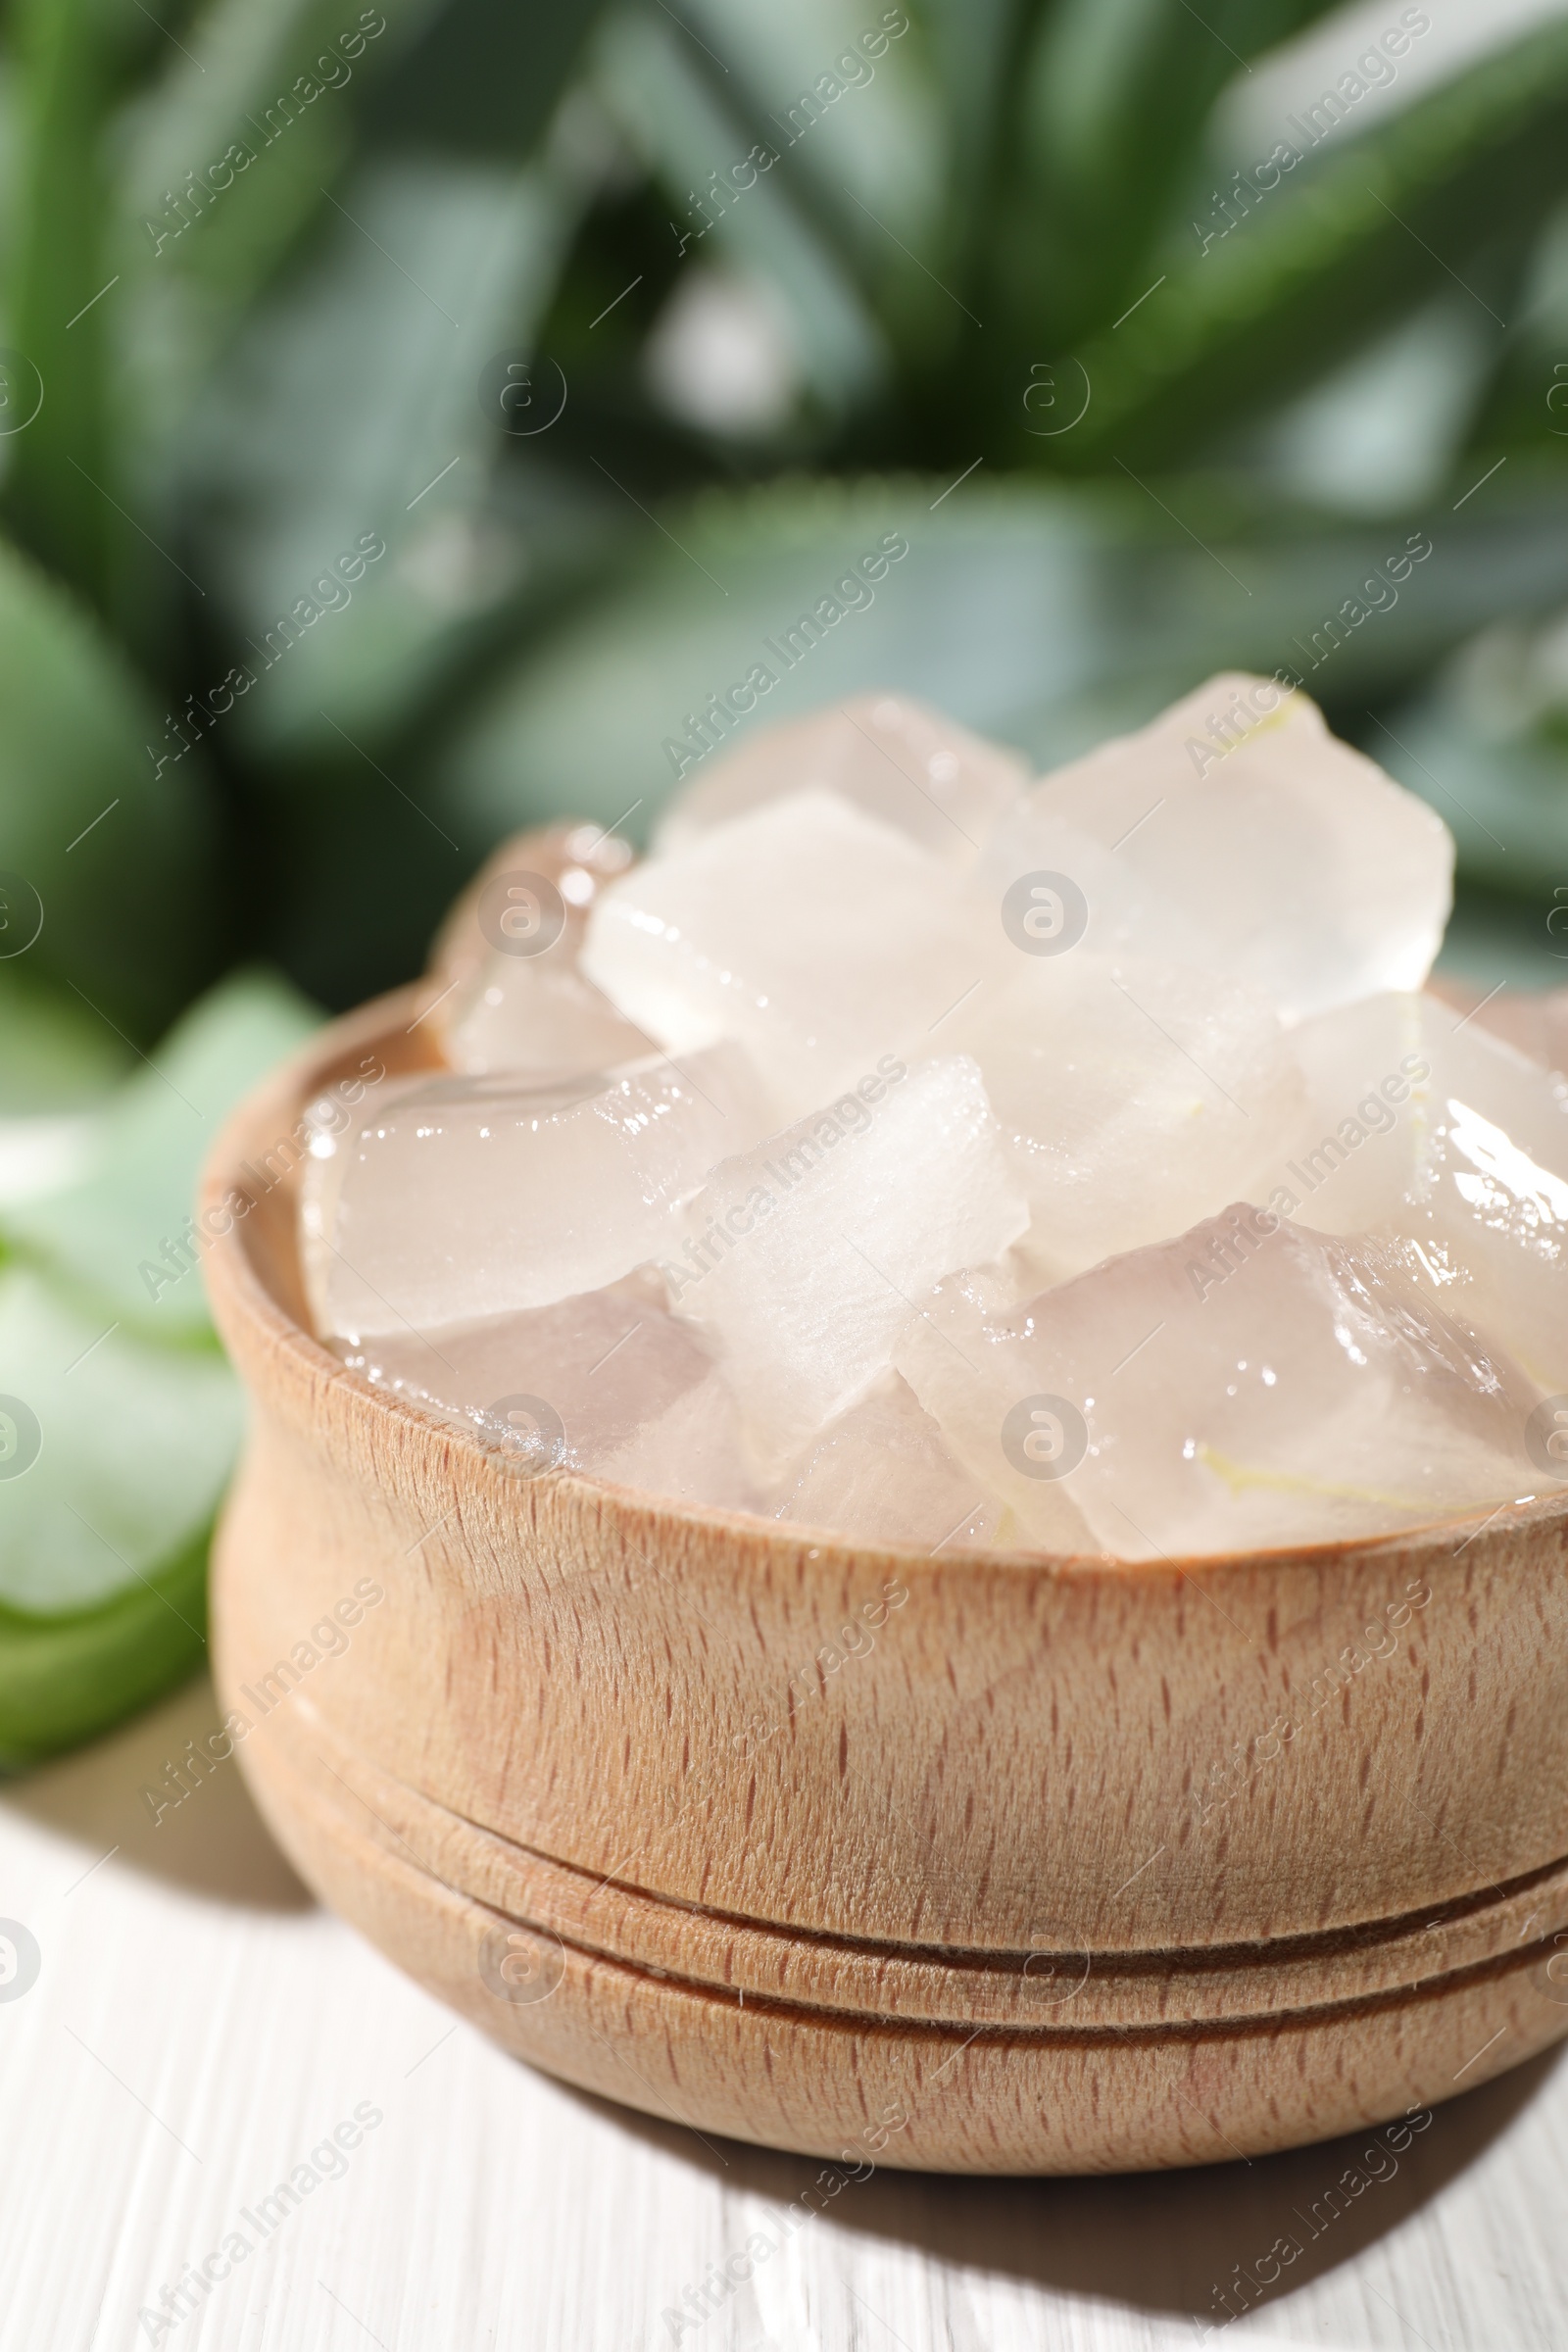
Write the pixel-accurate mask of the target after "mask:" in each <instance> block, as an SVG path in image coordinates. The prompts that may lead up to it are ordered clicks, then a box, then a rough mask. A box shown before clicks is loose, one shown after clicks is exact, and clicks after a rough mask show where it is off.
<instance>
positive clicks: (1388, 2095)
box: [238, 1700, 1568, 2174]
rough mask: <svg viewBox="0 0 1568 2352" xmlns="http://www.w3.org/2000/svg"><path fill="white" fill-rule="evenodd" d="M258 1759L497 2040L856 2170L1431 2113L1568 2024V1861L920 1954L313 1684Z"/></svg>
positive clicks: (1253, 2136) (316, 1872)
mask: <svg viewBox="0 0 1568 2352" xmlns="http://www.w3.org/2000/svg"><path fill="white" fill-rule="evenodd" d="M238 1752H239V1753H240V1755H241V1756H242V1758H243V1761H244V1768H245V1772H246V1777H247V1779H248V1781H249V1782H250V1785H251V1787H252V1789H253V1791H254V1793H255V1795H256V1798H257V1801H258V1803H259V1804H260V1806H261V1808H262V1811H263V1812H264V1814H265V1815H266V1817H267V1819H268V1822H269V1824H270V1827H271V1829H272V1830H273V1832H274V1834H275V1835H276V1837H277V1838H278V1840H279V1842H280V1843H281V1844H282V1846H283V1847H284V1849H285V1851H286V1852H287V1853H288V1855H289V1857H290V1859H291V1860H292V1862H293V1863H294V1865H295V1867H296V1868H297V1869H298V1870H299V1871H300V1873H301V1875H302V1876H303V1877H304V1878H305V1879H306V1881H307V1882H308V1883H309V1884H310V1886H311V1887H313V1888H314V1889H315V1891H316V1892H317V1893H318V1894H319V1896H320V1897H321V1899H322V1901H323V1902H325V1903H328V1904H329V1905H330V1906H331V1907H332V1908H333V1909H334V1910H336V1911H337V1912H339V1913H340V1914H341V1915H342V1916H343V1917H344V1918H346V1919H347V1920H349V1921H350V1922H351V1923H352V1924H353V1925H354V1926H355V1927H357V1928H358V1929H359V1930H360V1931H361V1933H362V1934H364V1935H365V1936H368V1938H369V1940H370V1941H371V1942H372V1943H374V1944H376V1945H377V1946H378V1947H379V1948H380V1949H381V1950H382V1951H383V1952H385V1953H386V1954H387V1956H388V1957H389V1958H390V1959H392V1960H393V1961H395V1962H396V1964H397V1965H398V1966H399V1967H401V1968H403V1969H404V1970H406V1971H407V1973H408V1974H409V1975H411V1976H413V1977H414V1978H416V1979H417V1982H418V1983H420V1984H421V1985H424V1986H425V1987H426V1988H427V1989H428V1990H429V1991H431V1992H433V1993H434V1994H435V1995H436V1996H437V1998H438V1999H440V2000H442V2001H445V2002H446V2003H447V2004H448V2005H449V2006H450V2007H452V2008H454V2009H456V2010H458V2011H460V2012H461V2013H462V2014H463V2015H464V2016H465V2017H466V2018H467V2019H468V2020H469V2021H470V2022H471V2023H472V2024H474V2025H476V2026H478V2027H479V2028H480V2029H481V2030H482V2031H483V2032H484V2033H486V2034H489V2035H490V2036H491V2037H492V2038H493V2039H494V2040H496V2041H498V2042H500V2043H501V2044H502V2046H503V2047H504V2048H506V2049H508V2050H511V2051H512V2052H514V2053H515V2055H516V2056H517V2057H520V2058H524V2059H526V2060H528V2061H529V2063H530V2064H532V2065H535V2066H538V2067H541V2068H543V2069H544V2070H545V2071H546V2072H548V2073H550V2074H554V2075H558V2076H560V2077H562V2078H564V2080H565V2081H566V2082H573V2083H576V2084H577V2085H578V2086H579V2087H581V2088H583V2089H587V2090H592V2091H596V2092H598V2093H600V2094H602V2095H603V2096H605V2097H607V2098H611V2099H615V2100H619V2101H620V2102H622V2103H623V2104H625V2105H628V2106H632V2107H636V2108H640V2109H642V2110H643V2111H644V2112H645V2113H647V2114H649V2115H653V2116H656V2117H660V2118H662V2120H664V2121H673V2122H676V2123H680V2124H682V2125H685V2126H688V2127H690V2128H691V2129H693V2130H696V2131H710V2132H714V2131H716V2132H721V2133H725V2134H727V2135H729V2136H732V2137H734V2138H737V2139H744V2140H751V2141H754V2142H757V2143H759V2144H760V2145H763V2146H767V2147H774V2148H784V2149H788V2150H791V2151H794V2152H797V2153H800V2154H805V2155H812V2156H821V2157H824V2158H827V2159H830V2160H832V2161H833V2162H835V2163H839V2164H847V2165H850V2166H852V2167H858V2166H859V2165H862V2164H884V2165H889V2166H892V2167H895V2168H899V2169H904V2170H915V2171H931V2172H974V2173H1019V2174H1053V2173H1064V2174H1078V2173H1101V2172H1131V2171H1148V2170H1156V2169H1162V2168H1168V2167H1174V2166H1183V2165H1196V2164H1218V2163H1224V2162H1226V2161H1228V2160H1229V2159H1231V2158H1234V2157H1239V2156H1248V2157H1250V2156H1255V2155H1260V2154H1266V2153H1269V2152H1271V2151H1273V2150H1276V2149H1280V2148H1287V2147H1293V2146H1298V2145H1301V2144H1303V2143H1305V2142H1308V2141H1312V2140H1319V2139H1326V2138H1331V2137H1334V2136H1336V2135H1338V2134H1339V2133H1341V2132H1345V2131H1353V2130H1356V2129H1358V2128H1360V2127H1363V2126H1369V2125H1375V2124H1381V2123H1386V2122H1389V2121H1390V2120H1391V2119H1394V2118H1396V2117H1399V2116H1403V2115H1405V2114H1407V2113H1410V2112H1414V2111H1419V2110H1422V2109H1425V2108H1427V2107H1430V2106H1432V2105H1434V2104H1435V2103H1437V2102H1439V2101H1441V2100H1443V2099H1445V2098H1449V2097H1452V2096H1454V2095H1455V2094H1456V2093H1458V2092H1459V2091H1462V2090H1467V2089H1471V2088H1474V2087H1475V2086H1476V2085H1477V2084H1478V2083H1481V2082H1486V2081H1487V2080H1488V2079H1489V2078H1490V2077H1492V2076H1493V2075H1495V2074H1498V2073H1501V2072H1502V2071H1504V2070H1505V2069H1506V2068H1508V2067H1511V2066H1515V2065H1517V2064H1519V2063H1520V2062H1521V2061H1522V2060H1524V2059H1526V2058H1529V2057H1532V2056H1534V2055H1535V2054H1536V2053H1537V2052H1538V2051H1540V2050H1542V2049H1544V2048H1545V2047H1547V2046H1548V2045H1549V2044H1550V2043H1551V2042H1553V2041H1555V2040H1556V2039H1558V2038H1559V2037H1560V2036H1561V2035H1562V2034H1565V2033H1568V1965H1565V1964H1563V1963H1562V1962H1561V1960H1560V1958H1559V1959H1557V1960H1555V1961H1554V1951H1558V1950H1559V1947H1556V1946H1554V1943H1553V1934H1554V1932H1555V1931H1557V1930H1558V1929H1560V1928H1563V1927H1568V1863H1565V1864H1563V1865H1559V1866H1557V1867H1556V1868H1554V1869H1552V1870H1548V1871H1541V1872H1535V1873H1532V1874H1531V1876H1530V1878H1529V1879H1528V1880H1527V1881H1522V1882H1519V1883H1518V1884H1516V1885H1515V1886H1513V1887H1506V1888H1502V1889H1494V1890H1491V1891H1490V1892H1489V1894H1488V1895H1487V1897H1486V1899H1485V1900H1482V1901H1476V1902H1467V1903H1462V1904H1453V1905H1449V1906H1447V1907H1446V1911H1445V1913H1444V1915H1443V1916H1441V1917H1438V1918H1427V1917H1423V1918H1421V1919H1418V1920H1414V1921H1395V1922H1390V1923H1385V1924H1383V1925H1380V1926H1378V1927H1375V1928H1369V1929H1365V1930H1360V1931H1356V1932H1353V1933H1351V1934H1348V1935H1335V1936H1323V1937H1294V1938H1281V1939H1280V1940H1279V1942H1278V1944H1277V1945H1268V1944H1261V1945H1250V1946H1245V1947H1231V1948H1229V1949H1220V1950H1215V1949H1209V1950H1201V1951H1186V1952H1164V1953H1147V1952H1145V1953H1092V1954H1091V1953H1080V1954H1076V1955H1074V1954H1062V1953H1051V1954H1045V1953H1035V1954H1028V1955H1018V1954H1003V1955H991V1954H981V1953H956V1952H947V1951H936V1950H919V1949H917V1948H914V1947H908V1946H888V1945H885V1944H873V1943H869V1942H867V1943H864V1944H857V1943H854V1942H848V1941H845V1940H844V1939H841V1938H836V1937H830V1936H815V1935H809V1934H803V1933H795V1932H792V1931H790V1930H788V1929H785V1928H780V1927H777V1926H773V1925H769V1924H767V1923H763V1922H753V1921H743V1920H736V1919H733V1918H728V1917H726V1916H724V1915H722V1914H715V1913H711V1912H707V1911H703V1910H700V1909H697V1908H695V1907H694V1906H690V1905H687V1904H683V1903H677V1902H669V1901H666V1900H663V1899H662V1898H661V1897H659V1896H657V1895H654V1894H651V1893H648V1892H647V1891H645V1890H642V1889H638V1888H635V1887H627V1886H625V1885H622V1884H620V1883H618V1882H615V1881H607V1880H598V1879H596V1878H595V1877H594V1876H593V1875H592V1874H591V1873H586V1872H583V1871H580V1870H577V1869H574V1868H572V1867H571V1866H570V1865H567V1864H564V1863H561V1862H559V1861H555V1860H553V1859H551V1858H550V1857H548V1856H545V1855H541V1854H537V1853H534V1852H532V1851H531V1850H530V1849H528V1848H526V1847H524V1846H520V1845H517V1844H515V1842H514V1841H512V1840H511V1839H508V1838H502V1837H499V1836H497V1835H496V1834H495V1833H494V1832H491V1831H488V1830H485V1829H483V1828H480V1827H479V1826H477V1825H475V1824H474V1823H472V1822H469V1821H466V1819H464V1817H463V1816H461V1815H459V1814H456V1813H454V1812H452V1811H450V1810H449V1809H448V1808H447V1807H445V1806H443V1805H441V1804H439V1803H437V1802H436V1801H435V1800H433V1799H432V1798H430V1797H428V1796H426V1795H423V1794H421V1793H420V1792H419V1791H418V1790H417V1789H413V1788H411V1787H410V1786H409V1785H408V1784H407V1783H406V1782H403V1781H401V1780H399V1779H397V1778H396V1777H395V1776H393V1775H391V1774H389V1773H387V1772H385V1771H384V1770H382V1769H381V1768H380V1767H378V1766H377V1765H375V1764H374V1763H373V1761H372V1760H371V1759H369V1758H368V1757H367V1756H365V1755H364V1754H363V1753H362V1752H360V1751H359V1750H357V1749H355V1748H354V1747H353V1746H352V1745H351V1744H350V1743H348V1742H347V1741H345V1740H343V1739H342V1737H341V1735H340V1734H339V1733H338V1732H337V1731H336V1730H335V1729H334V1728H333V1727H332V1726H331V1725H330V1723H329V1722H328V1721H327V1720H326V1719H325V1718H324V1717H323V1716H321V1715H320V1714H319V1712H318V1711H317V1710H316V1709H315V1708H314V1707H312V1706H310V1705H309V1704H308V1702H304V1701H303V1700H297V1701H296V1702H295V1704H294V1705H292V1706H290V1707H282V1708H279V1709H278V1710H277V1712H276V1714H275V1715H274V1716H273V1717H271V1718H270V1719H269V1721H268V1722H267V1723H265V1724H263V1725H260V1726H258V1727H257V1730H256V1732H255V1734H254V1735H253V1736H252V1737H251V1738H250V1739H248V1740H246V1742H245V1744H244V1745H243V1747H242V1748H241V1749H240V1750H239V1751H238ZM323 1768H324V1769H323ZM1554 1966H1560V1967H1561V1968H1562V1973H1563V1979H1564V1981H1563V1982H1561V1983H1559V1982H1558V1981H1557V1978H1556V1977H1555V1976H1554V1975H1553V1974H1552V1973H1551V1972H1552V1970H1553V1968H1554ZM873 1998H874V1999H875V2002H876V2008H875V2011H874V2012H873V2011H872V2009H871V2008H870V2006H869V2004H870V2002H871V2001H872V1999H873ZM861 2001H864V2002H865V2003H866V2004H867V2006H866V2007H864V2008H862V2007H859V2006H858V2002H861ZM899 2010H902V2011H904V2012H905V2013H904V2014H890V2011H899Z"/></svg>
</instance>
